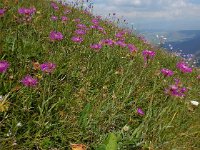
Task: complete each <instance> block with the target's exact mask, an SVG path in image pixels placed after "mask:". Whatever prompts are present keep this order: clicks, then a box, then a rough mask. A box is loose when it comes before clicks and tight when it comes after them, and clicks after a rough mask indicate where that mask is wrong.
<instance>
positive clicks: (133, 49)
mask: <svg viewBox="0 0 200 150" xmlns="http://www.w3.org/2000/svg"><path fill="white" fill-rule="evenodd" d="M127 47H128V49H129V51H130V52H131V53H132V52H136V51H137V48H136V47H135V45H133V44H127Z"/></svg>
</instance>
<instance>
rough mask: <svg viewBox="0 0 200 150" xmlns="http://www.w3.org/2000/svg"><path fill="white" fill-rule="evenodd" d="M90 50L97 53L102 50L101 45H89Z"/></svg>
mask: <svg viewBox="0 0 200 150" xmlns="http://www.w3.org/2000/svg"><path fill="white" fill-rule="evenodd" d="M90 48H92V49H94V50H96V51H99V50H100V49H101V48H102V45H101V44H91V45H90Z"/></svg>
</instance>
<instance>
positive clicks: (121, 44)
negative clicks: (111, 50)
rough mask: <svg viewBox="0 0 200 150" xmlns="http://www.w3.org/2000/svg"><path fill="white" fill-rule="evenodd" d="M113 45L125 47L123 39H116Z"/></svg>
mask: <svg viewBox="0 0 200 150" xmlns="http://www.w3.org/2000/svg"><path fill="white" fill-rule="evenodd" d="M115 45H118V46H120V47H122V48H124V47H126V43H124V41H121V40H119V41H117V42H116V43H115Z"/></svg>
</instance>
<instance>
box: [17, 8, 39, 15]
mask: <svg viewBox="0 0 200 150" xmlns="http://www.w3.org/2000/svg"><path fill="white" fill-rule="evenodd" d="M35 12H36V9H35V8H34V7H33V8H23V7H22V8H19V9H18V13H19V14H21V15H32V14H34V13H35Z"/></svg>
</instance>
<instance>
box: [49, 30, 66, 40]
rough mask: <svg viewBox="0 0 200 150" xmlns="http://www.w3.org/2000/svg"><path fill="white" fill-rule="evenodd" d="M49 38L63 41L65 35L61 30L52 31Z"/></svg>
mask: <svg viewBox="0 0 200 150" xmlns="http://www.w3.org/2000/svg"><path fill="white" fill-rule="evenodd" d="M49 38H50V39H51V40H52V41H61V40H62V39H63V35H62V33H61V32H56V31H51V32H50V35H49Z"/></svg>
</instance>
